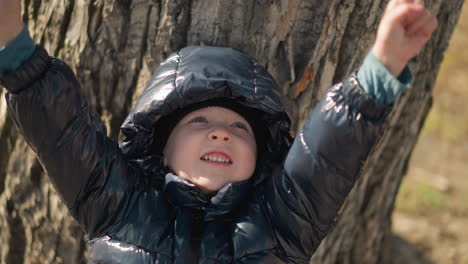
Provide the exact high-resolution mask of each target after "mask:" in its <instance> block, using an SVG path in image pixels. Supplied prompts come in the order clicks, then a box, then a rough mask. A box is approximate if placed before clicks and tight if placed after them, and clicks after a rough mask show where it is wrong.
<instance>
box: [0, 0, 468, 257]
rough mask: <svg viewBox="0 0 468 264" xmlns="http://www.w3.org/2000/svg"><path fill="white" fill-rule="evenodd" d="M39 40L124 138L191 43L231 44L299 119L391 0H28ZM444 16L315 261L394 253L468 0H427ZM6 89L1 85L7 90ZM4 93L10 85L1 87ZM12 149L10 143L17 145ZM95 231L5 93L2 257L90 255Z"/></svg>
mask: <svg viewBox="0 0 468 264" xmlns="http://www.w3.org/2000/svg"><path fill="white" fill-rule="evenodd" d="M24 2H25V3H24V11H25V12H24V20H25V22H26V23H27V25H28V27H29V29H30V31H31V34H32V35H33V37H34V39H35V40H36V41H37V42H38V43H40V44H41V45H43V46H44V47H45V48H46V49H47V50H48V51H49V53H50V54H52V55H54V56H57V57H60V58H63V59H64V60H65V61H66V62H68V63H69V65H70V66H71V67H72V68H73V69H74V71H75V72H76V73H77V76H78V78H79V79H80V81H81V83H82V85H83V93H84V94H85V95H86V96H87V97H88V99H89V100H90V101H91V102H92V104H93V105H94V106H95V107H96V109H97V111H98V112H99V114H100V115H101V116H102V118H103V120H104V121H105V123H106V125H107V127H108V131H109V136H110V137H112V138H113V139H116V138H117V136H118V131H119V126H120V124H121V123H122V121H123V120H124V118H125V116H126V114H127V113H128V112H129V110H130V109H131V107H132V105H133V103H134V102H135V99H136V98H137V97H138V95H139V94H140V92H141V91H142V89H143V88H144V86H145V84H146V82H147V81H148V79H149V78H150V75H151V73H152V71H153V70H154V69H155V68H156V67H157V66H158V64H159V63H160V62H161V61H162V60H163V59H164V58H165V57H166V56H167V55H169V54H170V53H171V52H174V51H176V50H178V49H180V48H182V47H184V46H187V45H200V44H204V45H216V46H230V47H234V48H236V49H239V50H242V51H245V52H247V53H249V54H250V55H252V56H254V57H256V58H257V59H258V60H259V61H260V62H261V63H262V64H264V65H266V66H267V68H268V70H269V71H270V72H271V73H272V74H273V75H274V77H275V78H276V80H277V81H278V83H279V85H280V87H281V88H282V91H283V93H284V95H286V97H287V100H286V102H285V103H286V104H287V108H288V111H289V113H290V115H291V117H292V119H293V125H294V128H295V129H297V127H299V126H300V125H301V124H302V122H303V121H304V119H305V118H306V117H307V116H308V114H309V112H310V111H311V110H312V109H313V107H314V105H315V104H316V103H317V101H318V100H319V99H320V97H321V95H322V94H323V93H324V92H325V90H326V89H327V88H328V87H329V86H331V85H332V84H333V83H334V82H338V81H340V80H341V79H343V78H344V77H345V76H346V75H347V74H349V73H350V72H352V71H354V70H356V69H357V68H358V67H359V65H360V63H361V61H362V60H363V58H364V56H365V55H366V53H367V52H368V50H369V48H370V46H371V44H372V41H373V38H374V35H375V31H376V28H377V26H378V22H379V20H380V17H381V14H382V12H383V9H384V8H385V6H386V4H387V0H326V1H325V0H270V1H266V0H257V1H241V0H210V1H208V0H197V1H190V0H121V1H115V0H94V1H89V0H88V1H86V0H70V1H65V0H56V1H45V2H41V1H33V0H24ZM426 4H427V5H428V6H429V7H430V9H431V10H432V12H433V13H434V14H435V15H436V16H437V17H438V19H439V22H440V25H439V28H438V30H437V32H435V34H434V36H433V38H432V40H431V41H430V43H429V44H428V45H427V47H426V48H425V49H424V51H423V52H422V53H421V54H420V55H419V56H418V57H417V58H416V59H415V60H414V61H413V62H412V63H411V68H412V70H413V73H414V76H415V81H414V86H413V88H412V89H410V90H409V92H407V93H406V94H404V95H403V96H402V97H401V98H399V100H398V101H397V103H396V104H395V107H394V111H393V113H392V115H391V117H390V121H389V126H388V129H387V131H386V134H385V136H384V138H383V140H382V142H381V144H380V145H379V147H378V148H377V149H375V151H374V154H373V155H372V157H371V158H370V159H369V161H368V162H367V164H366V168H367V170H365V172H364V174H363V175H362V177H361V179H360V180H359V182H358V184H357V186H356V187H355V188H354V190H353V192H352V193H351V194H350V195H349V198H348V200H347V203H346V205H345V206H344V207H343V209H342V211H341V216H340V218H339V219H340V220H339V221H338V222H337V224H336V227H335V229H334V230H333V232H331V233H330V235H329V236H328V237H327V238H326V239H325V241H324V242H323V243H322V245H321V246H320V248H319V250H318V251H317V252H316V254H315V255H314V257H313V258H312V261H311V262H312V263H392V259H393V257H392V254H393V252H392V251H391V248H392V247H391V243H390V242H391V241H392V239H391V237H392V235H391V214H392V211H393V208H394V202H395V196H396V194H397V191H398V187H399V185H400V182H401V180H402V177H403V176H404V174H405V172H406V170H407V167H408V160H409V157H410V155H411V152H412V150H413V148H414V145H415V143H416V140H417V137H418V134H419V133H420V130H421V126H422V124H423V122H424V119H425V118H426V116H427V113H428V111H429V109H430V107H431V101H432V95H431V90H432V87H433V84H434V81H435V79H436V76H437V72H438V70H439V65H440V63H441V61H442V58H443V53H444V51H445V50H446V48H447V45H448V41H449V38H450V36H451V34H452V32H453V30H454V27H455V25H456V23H457V20H458V17H459V13H460V11H461V6H462V4H463V0H451V1H444V0H426ZM0 93H1V91H0ZM2 96H3V95H2ZM7 153H8V154H7ZM85 241H86V237H85V235H84V234H83V233H82V231H81V229H80V228H79V226H78V225H77V224H76V223H75V222H74V221H73V219H72V218H71V217H70V216H69V214H68V212H67V210H66V208H65V206H64V205H63V204H62V203H61V202H60V199H59V197H58V195H57V194H56V192H55V191H54V189H53V187H52V186H51V184H50V182H49V180H48V179H47V177H46V176H45V174H44V172H43V171H42V169H41V166H40V165H39V163H38V162H37V161H36V159H35V157H34V154H33V153H32V151H31V150H30V149H29V148H28V146H27V144H26V143H25V141H24V140H23V138H22V137H20V136H18V132H17V130H16V129H15V128H14V126H13V124H12V121H11V120H10V119H9V118H8V117H7V114H6V106H5V101H4V100H3V99H2V100H1V101H0V244H1V247H0V263H85V262H86V242H85Z"/></svg>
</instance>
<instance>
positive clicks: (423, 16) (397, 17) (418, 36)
mask: <svg viewBox="0 0 468 264" xmlns="http://www.w3.org/2000/svg"><path fill="white" fill-rule="evenodd" d="M437 24H438V23H437V19H436V18H435V17H434V16H433V15H432V14H431V13H430V12H429V11H428V10H427V9H426V8H425V6H424V3H423V2H422V0H390V2H389V3H388V5H387V8H386V9H385V12H384V15H383V17H382V20H381V21H380V25H379V29H378V31H377V37H376V40H375V43H374V46H373V47H372V53H373V54H374V56H375V57H377V59H379V61H380V62H382V63H383V64H384V65H385V66H386V67H387V69H388V70H389V71H390V73H392V74H393V75H394V76H398V75H399V74H400V73H401V71H402V70H403V68H404V67H405V65H406V64H407V63H408V61H409V60H410V59H412V58H413V57H414V56H416V55H417V54H418V53H419V51H421V49H422V48H423V47H424V45H425V44H426V43H427V41H428V40H429V39H430V38H431V35H432V33H433V32H434V30H435V29H436V28H437Z"/></svg>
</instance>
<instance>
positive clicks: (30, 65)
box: [0, 46, 51, 93]
mask: <svg viewBox="0 0 468 264" xmlns="http://www.w3.org/2000/svg"><path fill="white" fill-rule="evenodd" d="M50 61H51V58H50V57H49V54H48V53H47V51H46V50H45V49H43V48H42V47H40V46H36V48H35V51H34V53H33V54H32V56H31V58H29V60H27V61H26V62H25V63H23V64H22V65H21V66H20V67H19V68H18V69H17V70H15V71H14V72H10V73H8V74H6V75H5V76H0V85H2V86H5V88H7V90H8V91H10V92H12V93H18V92H20V91H21V90H23V89H25V88H27V87H29V86H31V85H32V83H33V82H35V81H36V80H38V79H39V78H40V77H41V76H42V75H43V74H44V72H45V71H46V70H47V69H48V67H49V64H50Z"/></svg>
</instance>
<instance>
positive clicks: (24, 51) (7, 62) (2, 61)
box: [0, 27, 36, 77]
mask: <svg viewBox="0 0 468 264" xmlns="http://www.w3.org/2000/svg"><path fill="white" fill-rule="evenodd" d="M35 49H36V46H35V44H34V41H33V40H32V39H31V36H30V35H29V31H28V29H27V28H26V27H24V28H23V30H22V31H21V33H20V34H19V35H18V36H17V37H16V38H15V39H14V40H13V41H11V42H10V43H8V44H7V45H6V46H5V47H3V48H2V49H1V50H0V77H2V76H5V75H6V74H8V73H10V72H13V71H16V70H17V69H18V68H19V67H20V66H21V65H22V64H23V63H24V62H25V61H27V60H28V59H29V58H31V56H32V55H33V53H34V51H35Z"/></svg>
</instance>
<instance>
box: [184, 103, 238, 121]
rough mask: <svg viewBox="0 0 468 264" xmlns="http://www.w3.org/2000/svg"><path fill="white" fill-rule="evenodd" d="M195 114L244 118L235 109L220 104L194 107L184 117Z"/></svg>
mask: <svg viewBox="0 0 468 264" xmlns="http://www.w3.org/2000/svg"><path fill="white" fill-rule="evenodd" d="M195 115H207V116H213V117H221V118H229V119H232V118H240V119H244V117H242V116H241V115H239V114H238V113H236V112H235V111H233V110H231V109H229V108H225V107H222V106H208V107H203V108H200V109H196V110H194V111H192V112H190V113H188V114H187V115H186V116H185V117H184V119H185V118H188V117H191V116H195Z"/></svg>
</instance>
